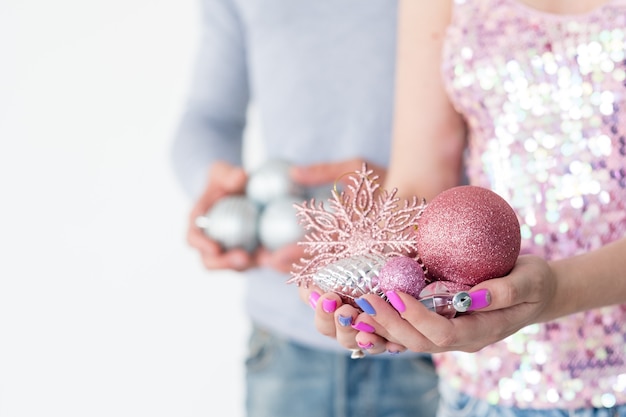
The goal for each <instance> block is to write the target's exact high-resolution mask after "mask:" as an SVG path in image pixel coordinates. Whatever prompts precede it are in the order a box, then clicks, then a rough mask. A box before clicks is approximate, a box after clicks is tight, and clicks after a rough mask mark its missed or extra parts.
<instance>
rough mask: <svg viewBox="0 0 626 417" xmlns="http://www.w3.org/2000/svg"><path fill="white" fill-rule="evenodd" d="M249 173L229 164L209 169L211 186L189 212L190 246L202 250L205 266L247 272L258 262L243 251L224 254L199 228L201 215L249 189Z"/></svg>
mask: <svg viewBox="0 0 626 417" xmlns="http://www.w3.org/2000/svg"><path fill="white" fill-rule="evenodd" d="M245 184H246V173H245V171H244V170H243V169H242V168H240V167H236V166H233V165H230V164H228V163H225V162H220V161H218V162H215V163H214V164H213V165H212V166H211V169H210V170H209V178H208V182H207V187H206V188H205V190H204V192H203V193H202V195H201V196H200V198H199V199H198V200H197V201H196V203H195V204H194V206H193V207H192V209H191V211H190V213H189V221H188V226H187V236H186V237H187V243H188V244H189V246H191V247H192V248H195V249H197V250H198V252H199V254H200V258H201V260H202V264H203V265H204V267H205V268H207V269H233V270H236V271H243V270H245V269H248V268H250V267H251V266H253V265H254V259H253V258H252V257H251V256H250V255H249V254H248V253H246V252H245V251H244V250H242V249H236V250H231V251H227V252H224V251H223V250H222V248H221V247H220V245H219V244H218V243H217V242H215V241H214V240H212V239H209V238H208V237H207V236H206V234H205V233H204V231H203V230H202V229H201V228H200V227H198V226H197V225H196V219H197V218H198V216H201V215H204V214H206V212H207V211H208V210H209V209H210V208H211V206H212V205H213V204H214V203H215V202H216V201H217V200H219V199H220V198H222V197H224V196H225V195H229V194H240V193H241V192H242V191H243V190H244V189H245Z"/></svg>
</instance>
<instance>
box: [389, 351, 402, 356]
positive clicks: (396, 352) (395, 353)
mask: <svg viewBox="0 0 626 417" xmlns="http://www.w3.org/2000/svg"><path fill="white" fill-rule="evenodd" d="M387 353H389V354H390V355H392V356H395V355H399V354H400V351H397V350H388V351H387Z"/></svg>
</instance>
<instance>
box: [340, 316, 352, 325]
mask: <svg viewBox="0 0 626 417" xmlns="http://www.w3.org/2000/svg"><path fill="white" fill-rule="evenodd" d="M337 321H338V322H339V325H340V326H343V327H348V326H350V325H351V324H352V316H347V317H346V316H342V315H341V314H340V315H339V316H338V317H337Z"/></svg>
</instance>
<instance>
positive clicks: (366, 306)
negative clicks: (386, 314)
mask: <svg viewBox="0 0 626 417" xmlns="http://www.w3.org/2000/svg"><path fill="white" fill-rule="evenodd" d="M354 301H355V302H356V303H357V305H358V306H359V307H361V310H363V311H364V312H366V313H367V314H369V315H370V316H375V315H376V310H374V307H372V305H371V304H370V303H369V302H368V301H367V300H366V299H365V298H357V299H356V300H354Z"/></svg>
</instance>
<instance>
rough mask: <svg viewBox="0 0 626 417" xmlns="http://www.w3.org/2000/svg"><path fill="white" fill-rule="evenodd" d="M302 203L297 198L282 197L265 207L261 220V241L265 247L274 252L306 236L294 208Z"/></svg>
mask: <svg viewBox="0 0 626 417" xmlns="http://www.w3.org/2000/svg"><path fill="white" fill-rule="evenodd" d="M301 202H302V201H300V200H299V199H297V198H295V197H280V198H277V199H275V200H272V201H270V202H269V203H268V204H267V206H265V208H264V209H263V211H262V213H261V216H260V219H259V240H260V242H261V244H262V245H263V246H265V247H266V248H267V249H269V250H271V251H274V250H277V249H280V248H282V247H283V246H285V245H288V244H291V243H296V242H297V241H298V240H300V239H301V238H302V237H303V236H304V228H303V227H302V225H301V224H300V223H299V221H298V217H297V216H296V210H295V208H294V204H296V203H301Z"/></svg>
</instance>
